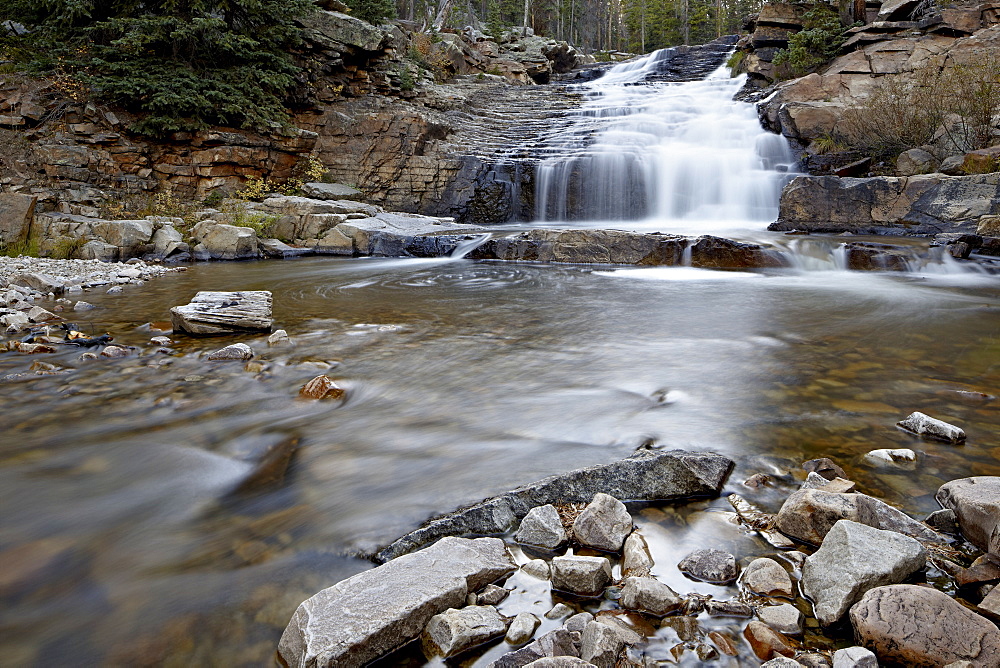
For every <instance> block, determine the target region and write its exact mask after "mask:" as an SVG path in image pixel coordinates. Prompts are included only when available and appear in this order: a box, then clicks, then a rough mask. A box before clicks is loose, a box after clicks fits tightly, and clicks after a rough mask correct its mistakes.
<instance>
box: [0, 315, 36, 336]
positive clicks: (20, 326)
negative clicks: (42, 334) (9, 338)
mask: <svg viewBox="0 0 1000 668" xmlns="http://www.w3.org/2000/svg"><path fill="white" fill-rule="evenodd" d="M0 324H2V325H3V326H4V327H5V328H7V330H8V331H11V332H19V331H21V330H24V329H29V328H30V327H31V321H30V320H28V316H27V315H26V314H24V313H21V312H19V311H15V312H14V313H7V314H6V315H3V316H0Z"/></svg>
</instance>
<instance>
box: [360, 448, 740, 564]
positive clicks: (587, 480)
mask: <svg viewBox="0 0 1000 668" xmlns="http://www.w3.org/2000/svg"><path fill="white" fill-rule="evenodd" d="M732 466H733V462H732V460H730V459H728V458H726V457H723V456H721V455H715V454H711V453H689V452H685V451H682V450H639V451H637V452H636V453H635V454H634V455H632V456H630V457H627V458H625V459H622V460H619V461H617V462H612V463H610V464H601V465H599V466H591V467H589V468H585V469H578V470H576V471H570V472H569V473H564V474H562V475H556V476H552V477H549V478H545V479H544V480H540V481H539V482H536V483H533V484H530V485H526V486H524V487H519V488H517V489H515V490H512V491H510V492H507V493H506V494H502V495H500V496H496V497H493V498H490V499H486V500H484V501H481V502H480V503H477V504H474V505H472V506H469V507H468V508H464V509H462V510H459V511H456V512H454V513H450V514H448V515H444V516H442V517H439V518H436V519H433V520H431V521H429V522H427V523H426V524H425V525H424V526H423V527H421V528H420V529H417V530H416V531H413V532H412V533H409V534H407V535H405V536H403V537H402V538H399V539H397V540H396V541H394V542H393V543H392V544H391V545H389V546H387V547H386V548H384V549H383V550H381V551H380V552H379V553H378V554H377V555H375V559H376V561H379V562H384V561H387V560H389V559H392V558H393V557H395V556H398V555H400V554H405V553H407V552H410V551H412V550H414V549H416V548H418V547H420V546H422V545H426V544H427V543H429V542H431V541H434V540H436V539H438V538H440V537H441V536H450V535H456V534H458V535H461V534H471V533H478V534H495V533H503V532H505V531H508V530H510V529H511V528H513V526H514V523H515V522H516V521H517V519H518V518H520V517H524V516H525V515H526V514H527V513H528V511H529V510H530V509H532V508H534V507H536V506H541V505H544V504H546V503H588V502H590V501H591V500H592V499H593V498H594V495H595V494H597V493H598V492H604V493H606V494H609V495H611V496H613V497H615V498H616V499H623V500H626V501H640V500H649V501H652V500H669V499H677V498H686V497H692V496H717V495H718V493H719V490H720V489H721V488H722V483H723V482H724V480H725V479H726V476H728V475H729V471H730V470H731V469H732Z"/></svg>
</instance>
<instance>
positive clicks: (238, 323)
mask: <svg viewBox="0 0 1000 668" xmlns="http://www.w3.org/2000/svg"><path fill="white" fill-rule="evenodd" d="M170 320H171V323H172V324H173V328H174V331H175V332H187V333H188V334H206V335H211V334H233V333H238V332H269V331H271V324H272V322H273V320H272V319H271V293H270V292H268V291H267V290H248V291H243V292H208V291H202V292H199V293H198V294H196V295H195V296H194V299H192V300H191V303H190V304H187V305H185V306H175V307H173V308H172V309H170Z"/></svg>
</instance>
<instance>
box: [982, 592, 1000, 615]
mask: <svg viewBox="0 0 1000 668" xmlns="http://www.w3.org/2000/svg"><path fill="white" fill-rule="evenodd" d="M979 609H980V610H981V611H982V612H985V613H987V614H989V615H992V616H993V617H994V618H1000V586H994V587H993V588H992V589H990V592H989V593H988V594H986V596H985V597H983V600H982V601H980V602H979Z"/></svg>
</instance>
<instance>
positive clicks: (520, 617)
mask: <svg viewBox="0 0 1000 668" xmlns="http://www.w3.org/2000/svg"><path fill="white" fill-rule="evenodd" d="M541 623H542V620H540V619H539V618H538V617H535V616H534V615H533V614H531V613H530V612H519V613H517V616H516V617H514V620H513V621H512V622H511V623H510V628H508V629H507V635H506V636H505V638H504V639H505V640H506V641H507V642H509V643H510V644H511V645H521V644H524V643H526V642H528V641H529V640H531V636H533V635H534V634H535V629H537V628H538V625H539V624H541Z"/></svg>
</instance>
